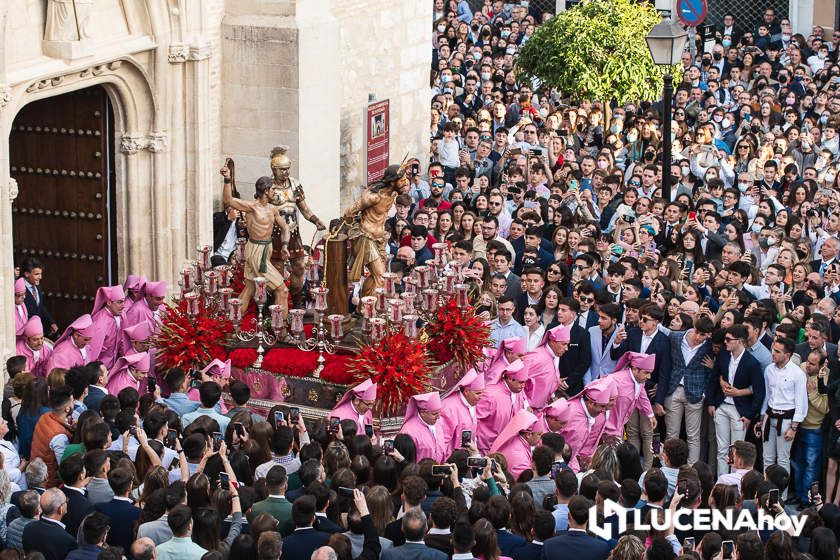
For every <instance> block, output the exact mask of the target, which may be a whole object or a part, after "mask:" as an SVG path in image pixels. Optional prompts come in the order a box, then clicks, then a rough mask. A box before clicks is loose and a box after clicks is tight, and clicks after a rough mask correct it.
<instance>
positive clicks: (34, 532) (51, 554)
mask: <svg viewBox="0 0 840 560" xmlns="http://www.w3.org/2000/svg"><path fill="white" fill-rule="evenodd" d="M22 542H23V550H24V551H26V552H31V551H33V550H35V551H38V552H40V553H41V554H43V555H44V558H46V559H47V560H64V559H65V558H67V555H68V554H70V551H71V550H74V549H76V548H78V546H79V545H78V544H76V539H75V537H72V536H70V533H68V532H67V531H65V530H64V529H62V528H61V526H60V525H59V524H57V523H55V522H52V521H43V520H41V519H39V520H38V521H34V522H32V523H30V524H29V525H27V526H26V527H24V528H23V539H22Z"/></svg>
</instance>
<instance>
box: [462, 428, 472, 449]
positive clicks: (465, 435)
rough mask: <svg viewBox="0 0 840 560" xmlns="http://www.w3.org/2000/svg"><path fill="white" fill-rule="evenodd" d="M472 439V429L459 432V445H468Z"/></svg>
mask: <svg viewBox="0 0 840 560" xmlns="http://www.w3.org/2000/svg"><path fill="white" fill-rule="evenodd" d="M471 441H472V430H463V431H462V432H461V447H467V446H469V444H470V442H471Z"/></svg>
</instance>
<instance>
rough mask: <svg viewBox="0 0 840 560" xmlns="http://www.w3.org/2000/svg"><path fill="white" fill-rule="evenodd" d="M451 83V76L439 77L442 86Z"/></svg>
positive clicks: (443, 75)
mask: <svg viewBox="0 0 840 560" xmlns="http://www.w3.org/2000/svg"><path fill="white" fill-rule="evenodd" d="M451 81H452V76H449V75H447V74H441V76H440V83H442V84H448V83H449V82H451Z"/></svg>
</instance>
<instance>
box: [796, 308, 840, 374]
mask: <svg viewBox="0 0 840 560" xmlns="http://www.w3.org/2000/svg"><path fill="white" fill-rule="evenodd" d="M830 336H831V326H830V325H829V324H828V321H827V320H826V319H823V318H822V317H815V318H812V319H809V320H808V322H807V323H805V338H806V340H805V342H800V343H799V344H797V345H796V355H797V356H799V361H800V363H803V364H804V363H805V361H806V360H807V359H808V354H810V353H811V351H813V350H822V351H823V352H825V353H826V355H827V356H828V365H829V367H830V368H832V369H835V368H836V365H837V345H836V344H833V343H831V342H829V341H828V340H829V337H830Z"/></svg>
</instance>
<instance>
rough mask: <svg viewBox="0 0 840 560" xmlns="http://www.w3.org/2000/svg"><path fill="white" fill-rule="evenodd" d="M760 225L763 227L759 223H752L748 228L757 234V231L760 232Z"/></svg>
mask: <svg viewBox="0 0 840 560" xmlns="http://www.w3.org/2000/svg"><path fill="white" fill-rule="evenodd" d="M762 227H764V226H762V225H761V224H753V225H752V228H750V229H752V232H753V233H754V234H756V235H758V234H759V233H761V228H762Z"/></svg>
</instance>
